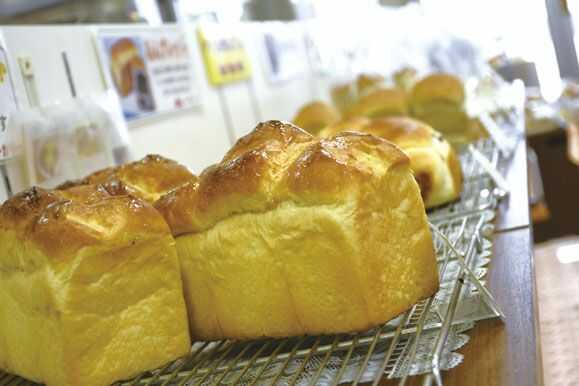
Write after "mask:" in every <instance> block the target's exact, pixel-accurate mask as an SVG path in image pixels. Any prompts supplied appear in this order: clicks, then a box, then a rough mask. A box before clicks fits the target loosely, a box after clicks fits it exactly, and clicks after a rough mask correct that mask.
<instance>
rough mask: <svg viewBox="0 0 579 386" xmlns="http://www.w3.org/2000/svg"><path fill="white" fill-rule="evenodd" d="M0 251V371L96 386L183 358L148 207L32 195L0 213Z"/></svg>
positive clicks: (167, 271)
mask: <svg viewBox="0 0 579 386" xmlns="http://www.w3.org/2000/svg"><path fill="white" fill-rule="evenodd" d="M113 193H115V194H116V192H113ZM0 245H1V246H2V247H1V248H0V368H1V369H3V370H6V371H8V372H11V373H15V374H18V375H21V376H23V377H26V378H28V379H31V380H33V381H36V382H41V383H46V384H47V385H49V386H86V385H91V386H101V385H102V386H105V385H109V384H111V383H112V382H113V381H116V380H120V379H126V378H129V377H132V376H135V375H137V374H138V373H140V372H142V371H144V370H147V369H154V368H156V367H158V366H161V365H163V364H165V363H167V362H169V361H171V360H174V359H176V358H177V357H179V356H182V355H185V354H187V353H188V351H189V348H190V340H189V333H188V326H187V315H186V308H185V302H184V299H183V293H182V282H181V276H180V268H179V262H178V259H177V254H176V250H175V241H174V239H173V237H172V236H171V233H170V231H169V228H168V226H167V224H166V222H165V221H164V220H163V218H162V217H161V216H160V214H159V213H158V212H157V211H156V210H155V209H154V208H153V207H152V206H150V205H149V204H146V203H145V202H143V201H141V200H139V199H137V198H133V197H130V196H126V195H125V196H123V195H111V194H110V193H109V192H108V191H107V190H106V189H105V188H104V187H102V186H91V185H87V186H79V187H73V188H71V189H69V190H66V191H47V190H42V189H39V188H32V189H30V190H28V191H25V192H23V193H20V194H18V195H16V196H14V197H13V198H11V199H9V200H8V201H6V202H5V203H4V204H3V205H2V206H1V207H0Z"/></svg>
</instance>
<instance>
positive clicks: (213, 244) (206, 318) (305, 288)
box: [155, 121, 438, 339]
mask: <svg viewBox="0 0 579 386" xmlns="http://www.w3.org/2000/svg"><path fill="white" fill-rule="evenodd" d="M155 207H156V208H157V209H158V210H159V211H160V212H161V213H162V214H163V216H164V217H165V219H166V221H167V222H168V224H169V226H170V227H171V229H172V232H173V234H174V235H175V237H176V242H177V249H178V254H179V258H180V260H181V264H182V272H183V280H184V287H185V298H186V301H187V305H188V308H189V317H190V327H191V332H192V336H193V337H194V338H196V339H221V338H234V339H249V338H258V337H264V336H267V337H281V336H291V335H302V334H324V333H339V332H349V331H359V330H364V329H368V328H370V327H373V326H376V325H379V324H381V323H383V322H385V321H388V320H390V319H392V318H394V317H395V316H397V315H398V314H400V313H402V312H404V311H405V310H407V309H408V308H409V307H411V306H412V305H413V304H414V303H416V302H417V301H418V300H420V299H422V298H425V297H428V296H430V295H432V294H433V293H434V292H435V291H436V289H437V288H438V273H437V265H436V259H435V255H434V250H433V245H432V238H431V234H430V231H429V228H428V224H427V220H426V214H425V211H424V205H423V202H422V199H421V198H420V192H419V188H418V185H417V183H416V181H415V180H414V178H413V176H412V172H411V170H410V163H409V159H408V157H407V156H406V155H405V154H404V153H403V152H402V151H400V150H399V149H398V148H397V147H396V146H394V145H392V144H390V143H389V142H387V141H385V140H382V139H380V138H378V137H375V136H370V135H367V134H358V133H346V134H341V135H338V136H335V137H332V138H328V139H323V140H319V139H316V138H314V137H313V136H311V135H310V134H308V133H306V132H305V131H303V130H301V129H299V128H297V127H295V126H293V125H291V124H287V123H282V122H279V121H268V122H265V123H260V124H259V125H258V126H257V127H256V128H255V129H254V131H253V132H251V133H250V134H248V135H247V136H245V137H243V138H241V139H240V140H239V141H238V142H237V143H236V144H235V146H234V147H233V148H232V149H231V150H230V151H229V152H228V153H227V154H226V155H225V157H224V158H223V160H222V161H221V162H220V163H218V164H216V165H214V166H213V167H211V168H208V169H206V170H205V171H204V172H203V173H202V174H201V176H200V178H199V180H198V181H195V182H190V183H188V184H186V185H184V186H182V187H180V188H178V189H176V190H174V191H173V192H171V193H169V194H167V195H166V196H164V197H163V198H161V199H160V200H159V201H158V202H157V203H156V204H155Z"/></svg>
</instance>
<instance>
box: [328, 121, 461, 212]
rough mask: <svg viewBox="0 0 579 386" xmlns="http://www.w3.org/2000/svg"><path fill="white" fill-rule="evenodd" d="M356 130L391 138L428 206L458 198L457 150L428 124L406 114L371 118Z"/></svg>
mask: <svg viewBox="0 0 579 386" xmlns="http://www.w3.org/2000/svg"><path fill="white" fill-rule="evenodd" d="M332 129H333V130H332ZM356 129H357V131H360V132H364V133H368V134H372V135H376V136H378V137H381V138H384V139H386V140H388V141H391V142H393V143H395V144H396V145H398V146H400V148H401V149H402V150H404V151H405V152H406V154H407V155H408V157H410V166H411V168H412V170H413V172H414V177H415V178H416V180H417V181H418V185H419V186H420V192H421V194H422V198H423V200H424V205H425V206H426V207H427V208H432V207H435V206H438V205H441V204H445V203H448V202H451V201H454V200H456V199H458V198H459V197H460V193H461V191H462V170H461V167H460V162H459V160H458V157H457V155H456V152H455V151H454V149H453V148H452V147H451V146H450V144H449V143H448V142H447V141H446V140H445V139H444V138H443V137H442V135H441V134H440V133H439V132H437V131H436V130H434V129H432V128H431V127H430V126H428V125H427V124H425V123H423V122H420V121H418V120H416V119H412V118H408V117H388V118H379V119H374V120H372V121H370V122H368V123H366V124H365V125H364V126H362V127H357V128H356ZM339 132H340V130H339V128H337V129H335V128H334V127H331V128H328V129H327V130H324V132H323V133H322V135H324V136H332V135H336V134H338V133H339Z"/></svg>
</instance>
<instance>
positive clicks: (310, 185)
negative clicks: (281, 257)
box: [155, 121, 409, 235]
mask: <svg viewBox="0 0 579 386" xmlns="http://www.w3.org/2000/svg"><path fill="white" fill-rule="evenodd" d="M408 163H409V159H408V157H407V156H406V155H405V154H404V153H403V152H402V151H401V150H400V149H399V148H398V147H396V146H395V145H393V144H391V143H389V142H387V141H385V140H383V139H380V138H377V137H375V136H371V135H367V134H362V133H342V134H340V135H337V136H334V137H330V138H326V139H318V138H315V137H314V136H312V135H310V134H308V133H307V132H305V131H304V130H302V129H300V128H298V127H297V126H295V125H293V124H290V123H287V122H281V121H267V122H262V123H260V124H258V125H257V127H256V128H255V129H254V130H253V131H252V132H251V133H249V134H248V135H246V136H244V137H242V138H240V139H239V140H238V141H237V143H236V144H235V145H234V146H233V148H232V149H231V150H230V151H229V152H228V153H227V154H226V155H225V157H224V158H223V160H222V161H221V162H219V163H218V164H216V165H213V166H211V167H209V168H207V169H206V170H205V171H204V172H203V173H201V175H200V176H199V180H198V181H191V182H189V183H187V184H185V185H184V186H182V187H180V188H178V189H176V190H174V191H173V192H171V193H169V194H167V195H165V196H164V197H162V198H161V199H160V200H159V201H158V202H156V203H155V207H156V208H157V209H158V210H159V211H160V212H161V213H162V215H163V216H164V217H165V219H166V220H167V222H168V224H169V226H170V228H171V230H172V232H173V235H180V234H185V233H196V232H201V231H203V230H206V229H208V228H211V227H212V226H213V225H215V224H216V223H217V222H219V221H220V220H222V219H225V218H227V217H229V216H232V215H235V214H240V213H248V212H263V211H267V210H270V209H272V208H275V207H276V206H277V205H279V204H280V203H281V202H284V201H293V202H296V203H298V204H300V205H315V204H324V203H336V202H340V201H344V200H346V199H347V198H348V197H349V194H351V193H353V192H355V191H358V190H360V189H361V185H362V184H363V183H365V182H368V181H371V180H372V179H373V178H375V176H376V175H377V174H376V173H377V172H378V171H383V172H385V171H387V170H388V169H389V168H390V167H392V166H394V165H399V164H408Z"/></svg>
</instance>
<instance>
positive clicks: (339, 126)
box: [318, 117, 372, 138]
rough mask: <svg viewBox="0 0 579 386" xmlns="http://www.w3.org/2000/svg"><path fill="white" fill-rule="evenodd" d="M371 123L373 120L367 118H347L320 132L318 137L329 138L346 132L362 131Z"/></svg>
mask: <svg viewBox="0 0 579 386" xmlns="http://www.w3.org/2000/svg"><path fill="white" fill-rule="evenodd" d="M370 122H372V120H371V119H370V118H366V117H351V118H345V119H342V120H340V121H338V122H336V123H334V124H333V125H330V126H328V127H326V128H325V129H324V130H322V131H320V132H319V133H318V137H320V138H327V137H331V136H333V135H336V134H339V133H342V132H344V131H361V130H362V129H363V128H364V127H365V126H367V125H368V124H370Z"/></svg>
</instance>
